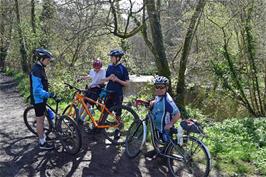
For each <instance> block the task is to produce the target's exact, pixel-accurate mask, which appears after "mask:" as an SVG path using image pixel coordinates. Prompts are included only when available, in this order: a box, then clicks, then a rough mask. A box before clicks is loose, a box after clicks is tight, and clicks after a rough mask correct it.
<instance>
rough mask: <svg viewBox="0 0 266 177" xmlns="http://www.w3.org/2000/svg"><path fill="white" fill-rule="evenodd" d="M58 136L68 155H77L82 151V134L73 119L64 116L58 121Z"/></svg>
mask: <svg viewBox="0 0 266 177" xmlns="http://www.w3.org/2000/svg"><path fill="white" fill-rule="evenodd" d="M56 135H57V137H58V138H59V141H60V142H61V144H62V146H63V148H64V149H65V150H66V152H67V153H69V154H76V153H78V152H79V151H80V148H81V144H82V142H81V141H82V140H81V133H80V130H79V127H78V125H77V123H76V122H75V121H74V120H73V119H72V118H70V117H69V116H66V115H63V116H61V117H60V118H59V119H58V122H57V125H56Z"/></svg>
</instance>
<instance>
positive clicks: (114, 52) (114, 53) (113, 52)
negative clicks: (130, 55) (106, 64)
mask: <svg viewBox="0 0 266 177" xmlns="http://www.w3.org/2000/svg"><path fill="white" fill-rule="evenodd" d="M108 55H109V56H116V57H120V58H121V57H122V56H123V55H125V52H124V51H122V50H118V49H114V50H111V51H110V53H109V54H108Z"/></svg>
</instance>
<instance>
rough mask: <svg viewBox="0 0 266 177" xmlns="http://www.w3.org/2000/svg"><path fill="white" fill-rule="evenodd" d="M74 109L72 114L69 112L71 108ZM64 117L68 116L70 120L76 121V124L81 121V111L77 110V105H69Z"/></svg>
mask: <svg viewBox="0 0 266 177" xmlns="http://www.w3.org/2000/svg"><path fill="white" fill-rule="evenodd" d="M72 107H73V108H74V109H73V110H71V111H70V112H67V111H68V110H69V109H70V108H72ZM66 113H67V114H66ZM62 115H67V116H69V117H70V118H72V119H74V120H75V121H76V122H78V120H79V109H78V108H77V106H76V105H74V104H69V105H67V107H66V108H65V109H64V111H63V114H62Z"/></svg>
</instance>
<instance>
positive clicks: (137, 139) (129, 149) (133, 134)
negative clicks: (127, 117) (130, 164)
mask: <svg viewBox="0 0 266 177" xmlns="http://www.w3.org/2000/svg"><path fill="white" fill-rule="evenodd" d="M144 142H145V132H144V126H143V122H142V121H140V120H137V121H135V122H133V123H132V124H131V126H130V127H129V129H128V133H127V137H126V142H125V146H126V154H127V156H128V157H129V158H134V157H136V156H137V155H139V153H140V151H141V149H142V146H143V144H144Z"/></svg>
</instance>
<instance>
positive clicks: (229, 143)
mask: <svg viewBox="0 0 266 177" xmlns="http://www.w3.org/2000/svg"><path fill="white" fill-rule="evenodd" d="M206 131H207V134H208V135H209V138H208V139H207V140H206V144H207V146H208V148H209V150H210V152H211V155H212V158H213V160H214V165H215V166H216V167H219V168H221V167H222V168H223V170H224V171H225V172H227V173H229V174H235V173H237V174H239V175H243V174H246V173H247V174H256V173H258V174H262V175H266V173H265V169H266V161H265V159H266V153H265V152H266V144H265V140H266V119H265V118H261V119H252V118H245V119H228V120H225V121H223V122H222V123H215V124H214V125H213V126H211V127H208V128H207V129H206ZM254 168H255V169H257V170H255V171H254Z"/></svg>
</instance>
